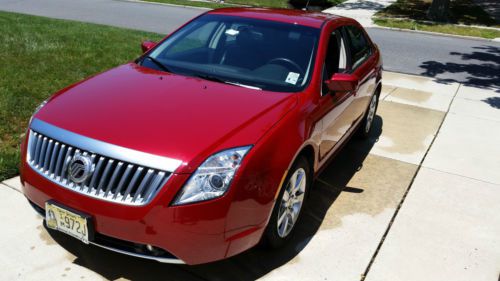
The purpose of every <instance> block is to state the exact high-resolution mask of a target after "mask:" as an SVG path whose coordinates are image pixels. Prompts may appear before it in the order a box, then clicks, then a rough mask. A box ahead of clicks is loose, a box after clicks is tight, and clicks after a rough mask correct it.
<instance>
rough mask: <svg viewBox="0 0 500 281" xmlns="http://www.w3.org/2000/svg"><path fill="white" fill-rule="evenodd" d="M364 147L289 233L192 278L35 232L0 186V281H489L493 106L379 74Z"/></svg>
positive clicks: (444, 88)
mask: <svg viewBox="0 0 500 281" xmlns="http://www.w3.org/2000/svg"><path fill="white" fill-rule="evenodd" d="M384 83H385V86H384V89H383V93H382V100H381V102H380V105H379V110H378V116H377V118H376V120H375V127H374V132H373V135H372V136H371V138H370V139H369V140H368V141H359V140H353V141H351V142H350V143H349V144H348V145H347V147H346V148H345V149H344V150H343V152H342V153H340V154H339V155H338V157H337V158H336V159H335V160H334V161H333V162H332V163H331V165H330V166H329V167H328V168H327V169H326V170H325V171H324V172H323V173H322V175H321V176H320V180H318V181H317V182H316V184H315V186H314V189H313V191H312V193H311V198H310V201H309V204H308V206H307V209H306V210H305V216H304V217H303V221H302V224H301V225H300V227H299V228H298V233H297V235H296V236H295V237H294V239H293V240H292V241H291V243H289V244H288V246H287V247H285V248H283V249H281V250H278V251H273V252H268V251H263V250H261V249H252V250H249V251H247V252H245V253H243V254H240V255H238V256H236V257H234V258H231V259H228V260H225V261H221V262H216V263H212V264H207V265H201V266H185V265H167V264H160V263H157V262H153V261H146V260H140V259H136V258H131V257H127V256H122V255H120V254H116V253H113V252H109V251H107V250H104V249H101V248H97V247H95V246H86V245H84V244H82V243H80V242H79V241H77V240H75V239H73V238H70V237H67V236H65V235H63V234H60V233H56V232H52V231H47V229H45V228H44V227H43V226H42V219H41V218H39V217H38V216H37V215H36V213H35V212H34V211H33V210H32V209H31V207H30V206H29V204H28V202H27V201H26V200H25V198H24V196H23V195H22V194H21V193H20V192H19V188H20V186H19V185H20V184H19V180H18V178H14V179H11V180H9V181H6V182H3V183H2V184H1V185H0V196H1V198H3V202H4V203H3V204H2V205H0V219H1V221H2V222H3V224H4V227H3V228H2V229H3V231H2V232H0V247H1V249H2V250H3V251H2V252H1V253H0V267H1V270H0V279H1V280H48V279H63V278H64V279H65V280H100V279H111V280H116V279H130V280H254V279H258V278H262V279H264V280H266V279H267V280H362V279H366V280H384V281H386V280H402V281H403V280H404V281H407V280H495V281H496V280H497V279H498V275H499V272H500V240H499V239H498V237H500V204H498V202H500V174H499V173H498V171H500V160H499V159H500V157H499V155H500V146H499V145H498V144H499V143H500V134H499V132H500V106H499V104H500V103H499V100H500V95H499V94H498V93H496V92H495V91H490V90H484V89H477V88H471V87H466V86H463V85H460V84H458V83H449V84H442V83H437V82H436V81H434V80H432V79H429V78H423V77H418V76H410V75H402V74H396V73H385V76H384Z"/></svg>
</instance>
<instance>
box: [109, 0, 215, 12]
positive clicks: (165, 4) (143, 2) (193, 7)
mask: <svg viewBox="0 0 500 281" xmlns="http://www.w3.org/2000/svg"><path fill="white" fill-rule="evenodd" d="M114 1H119V2H130V3H138V4H150V5H158V6H169V7H178V8H188V9H197V10H204V11H210V10H213V9H212V8H206V7H196V6H188V5H179V4H169V3H160V2H150V1H142V0H114Z"/></svg>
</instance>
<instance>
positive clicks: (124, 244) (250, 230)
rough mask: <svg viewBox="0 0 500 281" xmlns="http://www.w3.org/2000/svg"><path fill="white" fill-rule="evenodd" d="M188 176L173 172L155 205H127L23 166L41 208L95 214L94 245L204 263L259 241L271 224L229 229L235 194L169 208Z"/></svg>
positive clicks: (28, 190)
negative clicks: (52, 203) (60, 206)
mask: <svg viewBox="0 0 500 281" xmlns="http://www.w3.org/2000/svg"><path fill="white" fill-rule="evenodd" d="M188 177H189V175H187V174H173V175H172V176H171V178H170V179H169V180H168V182H167V184H166V185H165V186H163V188H162V189H161V190H160V191H159V193H158V194H157V196H156V197H155V198H154V199H153V200H152V201H151V202H150V203H149V204H147V205H144V206H127V205H121V204H116V203H112V202H107V201H104V200H100V199H97V198H91V197H88V196H85V195H82V194H79V193H76V192H73V191H71V190H68V189H65V188H63V187H60V186H58V185H57V184H55V183H53V182H51V181H49V180H47V179H46V178H44V177H43V176H41V175H40V174H38V173H37V172H36V171H34V170H33V169H32V168H31V167H29V166H28V165H27V164H26V162H24V163H23V164H22V166H21V181H22V183H23V192H24V194H25V196H26V197H27V198H28V200H29V201H30V202H31V203H32V204H34V205H35V208H37V209H38V211H39V212H44V211H43V209H42V207H41V206H45V202H46V201H48V200H54V201H56V202H59V203H61V204H63V205H66V206H68V207H71V208H73V209H76V210H79V211H81V212H84V213H87V214H89V215H91V216H92V223H93V224H94V229H95V232H96V240H95V241H92V243H93V244H96V245H98V246H101V247H103V248H106V249H109V250H113V251H116V252H120V253H123V254H128V255H132V256H136V257H140V258H148V259H153V260H157V261H160V262H169V263H186V264H201V263H208V262H212V261H216V260H220V259H224V258H227V257H230V256H232V255H235V254H238V253H240V252H242V251H244V250H246V249H248V248H250V247H252V246H254V245H255V244H257V243H258V242H259V240H260V237H261V235H262V232H263V230H264V225H265V224H263V225H257V226H256V225H254V226H250V227H247V228H242V229H238V230H236V231H234V230H232V231H226V226H227V225H226V224H227V220H228V213H230V209H231V206H232V200H231V196H223V197H221V198H219V199H216V200H212V201H207V202H202V203H198V204H192V205H186V206H169V203H170V202H171V201H172V199H173V198H174V196H175V195H176V193H177V191H178V190H179V188H180V187H181V186H182V185H183V184H184V182H185V181H186V180H187V179H188ZM235 233H237V234H236V235H235ZM141 245H142V246H145V245H152V246H154V247H155V248H157V249H159V250H161V251H160V253H161V255H157V254H152V253H149V252H147V251H141V250H140V249H142V248H144V247H142V246H141ZM137 247H139V250H137Z"/></svg>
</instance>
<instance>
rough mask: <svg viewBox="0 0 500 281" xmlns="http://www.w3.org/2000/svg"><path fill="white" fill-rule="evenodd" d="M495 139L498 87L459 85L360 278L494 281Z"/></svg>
mask: <svg viewBox="0 0 500 281" xmlns="http://www.w3.org/2000/svg"><path fill="white" fill-rule="evenodd" d="M417 97H418V95H414V98H415V99H417ZM499 143H500V94H499V93H498V90H497V91H496V92H495V91H493V90H485V89H478V88H473V87H467V86H463V85H461V86H460V88H459V89H458V91H457V93H456V96H455V97H454V99H453V101H452V103H451V105H450V109H449V112H448V114H447V115H446V118H445V120H444V123H443V124H442V127H441V128H440V130H439V134H438V136H437V137H436V139H435V140H434V142H433V144H432V146H431V148H430V150H429V152H428V154H427V156H426V157H425V160H424V162H423V165H422V167H421V169H420V170H419V172H418V174H417V176H416V179H415V181H414V183H413V184H412V187H411V189H410V191H409V193H408V196H407V199H406V200H405V202H404V204H403V205H402V208H401V209H400V212H399V214H398V216H397V217H396V220H395V222H394V223H393V225H392V227H391V230H390V231H389V234H388V236H387V237H386V239H385V241H384V243H383V245H382V247H381V249H380V251H379V253H378V255H377V256H376V258H375V262H374V263H373V266H372V267H371V269H370V271H369V273H368V278H367V279H366V280H368V281H376V280H380V281H383V280H405V281H412V280H415V281H416V280H427V281H432V280H436V281H438V280H455V281H457V280H464V281H465V280H476V281H479V280H485V281H486V280H490V281H491V280H498V278H499V277H500V276H499V274H500V240H499V237H500V204H499V203H498V202H500V173H499V171H500V146H499Z"/></svg>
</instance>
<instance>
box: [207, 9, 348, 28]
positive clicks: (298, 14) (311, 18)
mask: <svg viewBox="0 0 500 281" xmlns="http://www.w3.org/2000/svg"><path fill="white" fill-rule="evenodd" d="M208 14H218V15H227V16H237V17H246V18H254V19H262V20H271V21H277V22H284V23H291V24H299V25H304V26H309V27H316V28H320V27H321V26H322V25H323V23H325V22H327V21H330V20H335V19H341V18H342V19H345V18H344V17H341V16H337V15H332V14H327V13H321V12H312V11H303V10H293V9H273V8H222V9H216V10H212V11H210V12H208Z"/></svg>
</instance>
